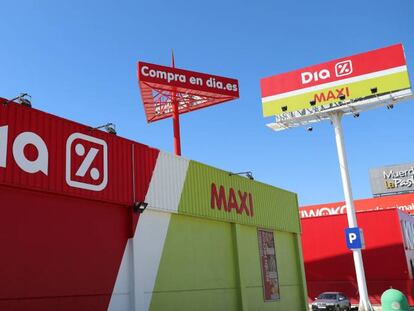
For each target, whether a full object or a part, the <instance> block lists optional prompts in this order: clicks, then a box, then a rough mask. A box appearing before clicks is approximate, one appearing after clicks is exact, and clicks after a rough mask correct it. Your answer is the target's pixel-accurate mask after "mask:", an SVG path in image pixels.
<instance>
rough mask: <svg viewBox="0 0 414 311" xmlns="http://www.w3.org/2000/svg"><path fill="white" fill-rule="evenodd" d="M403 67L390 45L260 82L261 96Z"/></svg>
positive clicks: (400, 53) (398, 51)
mask: <svg viewBox="0 0 414 311" xmlns="http://www.w3.org/2000/svg"><path fill="white" fill-rule="evenodd" d="M405 65H406V61H405V57H404V51H403V47H402V45H401V44H397V45H392V46H389V47H385V48H381V49H377V50H373V51H370V52H366V53H361V54H356V55H353V56H349V57H344V58H340V59H336V60H332V61H329V62H326V63H323V64H319V65H314V66H309V67H305V68H302V69H299V70H295V71H291V72H287V73H283V74H279V75H275V76H272V77H269V78H265V79H262V80H261V88H262V97H267V96H272V95H278V94H283V93H287V92H290V91H295V90H299V89H303V88H308V87H312V86H316V85H320V84H326V83H330V82H335V81H338V80H343V79H347V78H354V77H356V76H362V75H366V74H370V73H374V72H378V71H382V70H387V69H391V68H395V67H399V66H405Z"/></svg>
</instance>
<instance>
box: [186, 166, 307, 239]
mask: <svg viewBox="0 0 414 311" xmlns="http://www.w3.org/2000/svg"><path fill="white" fill-rule="evenodd" d="M214 188H215V189H214ZM215 191H216V194H217V195H215V194H214V192H215ZM220 192H221V193H220ZM220 196H221V197H220ZM250 198H251V199H250ZM220 201H221V203H223V202H224V201H225V202H226V205H227V208H226V206H225V204H224V203H223V204H222V205H221V209H220V208H219V207H220V206H219V204H218V203H220ZM251 210H253V213H251ZM178 212H179V214H186V215H193V216H198V217H206V218H211V219H216V220H222V221H228V222H234V223H241V224H246V225H254V226H257V227H263V228H272V229H276V230H281V231H287V232H296V233H298V232H300V223H299V213H298V206H297V197H296V194H294V193H292V192H288V191H285V190H282V189H279V188H275V187H272V186H270V185H266V184H263V183H260V182H257V181H253V180H250V179H247V178H244V177H240V176H237V175H232V176H230V175H229V173H228V172H226V171H222V170H219V169H214V168H212V167H209V166H207V165H203V164H200V163H197V162H193V161H190V165H189V169H188V173H187V179H186V181H185V185H184V189H183V193H182V196H181V201H180V206H179V210H178Z"/></svg>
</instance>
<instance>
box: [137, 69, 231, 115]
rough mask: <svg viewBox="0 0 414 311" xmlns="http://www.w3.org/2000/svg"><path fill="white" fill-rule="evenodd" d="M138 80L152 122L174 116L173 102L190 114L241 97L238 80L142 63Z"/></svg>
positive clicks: (181, 110)
mask: <svg viewBox="0 0 414 311" xmlns="http://www.w3.org/2000/svg"><path fill="white" fill-rule="evenodd" d="M138 80H139V87H140V89H141V96H142V100H143V102H144V108H145V113H146V116H147V121H148V122H153V121H157V120H161V119H165V118H168V117H171V116H172V100H176V101H178V103H179V105H178V111H179V113H186V112H190V111H193V110H197V109H201V108H204V107H208V106H212V105H215V104H218V103H222V102H225V101H229V100H232V99H236V98H238V97H239V85H238V81H237V80H236V79H231V78H225V77H219V76H215V75H210V74H205V73H200V72H195V71H189V70H183V69H178V68H172V67H166V66H160V65H155V64H150V63H144V62H139V63H138Z"/></svg>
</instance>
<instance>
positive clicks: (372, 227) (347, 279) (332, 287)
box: [301, 209, 414, 304]
mask: <svg viewBox="0 0 414 311" xmlns="http://www.w3.org/2000/svg"><path fill="white" fill-rule="evenodd" d="M399 213H400V212H399V211H398V210H396V209H392V210H382V211H369V212H360V213H357V221H358V226H359V227H361V228H362V229H363V232H364V238H365V246H366V248H365V249H364V250H363V251H362V255H363V260H364V268H365V275H366V279H367V286H368V293H369V295H370V299H371V302H373V303H380V297H381V294H382V293H383V292H384V291H385V290H386V289H388V288H390V287H391V286H392V287H393V288H397V289H399V290H401V291H403V292H404V293H405V294H406V295H407V296H408V297H409V300H410V303H411V304H413V303H414V296H413V293H412V285H411V283H412V281H413V280H412V279H411V278H410V276H409V272H408V266H407V260H406V255H405V249H404V244H403V243H404V242H403V236H402V231H401V227H400V221H399V219H400V218H399ZM301 223H302V230H303V233H302V245H303V255H304V261H305V270H306V279H307V285H308V293H309V298H310V299H313V298H314V297H316V296H317V295H318V294H320V293H321V292H322V291H336V290H338V291H343V292H345V293H346V294H347V295H348V296H350V297H351V298H352V299H353V302H354V303H356V302H358V294H357V285H356V281H355V280H356V276H355V270H354V264H353V256H352V252H351V251H350V250H348V249H347V247H346V242H345V233H344V229H345V228H346V227H347V217H346V215H332V216H323V217H315V218H305V219H301Z"/></svg>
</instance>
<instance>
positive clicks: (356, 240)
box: [345, 227, 365, 249]
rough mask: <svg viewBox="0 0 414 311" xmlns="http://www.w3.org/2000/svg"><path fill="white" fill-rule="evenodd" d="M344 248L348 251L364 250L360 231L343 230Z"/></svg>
mask: <svg viewBox="0 0 414 311" xmlns="http://www.w3.org/2000/svg"><path fill="white" fill-rule="evenodd" d="M345 239H346V246H347V247H348V249H361V248H365V243H364V237H363V234H362V229H360V228H358V227H356V228H346V229H345Z"/></svg>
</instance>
